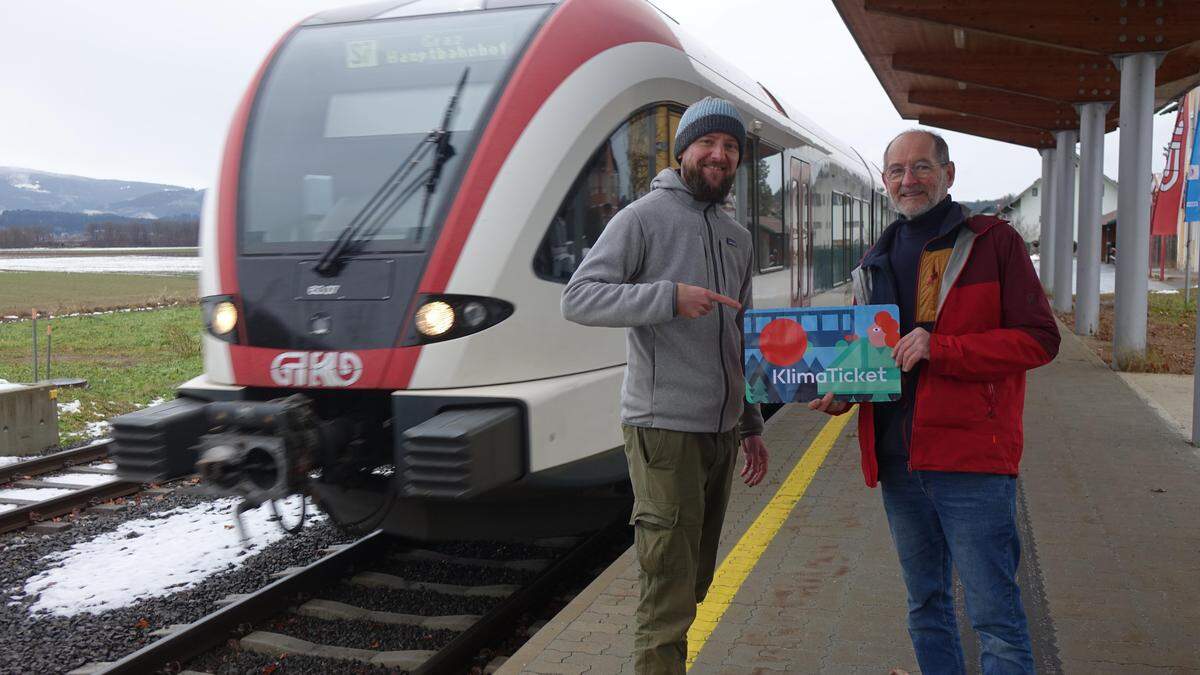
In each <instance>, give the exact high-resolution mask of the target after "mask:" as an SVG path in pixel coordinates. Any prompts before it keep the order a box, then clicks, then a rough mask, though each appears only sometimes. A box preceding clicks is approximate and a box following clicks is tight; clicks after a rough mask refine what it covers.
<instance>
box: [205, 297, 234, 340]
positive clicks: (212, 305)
mask: <svg viewBox="0 0 1200 675" xmlns="http://www.w3.org/2000/svg"><path fill="white" fill-rule="evenodd" d="M200 307H201V309H202V310H203V312H204V329H205V330H206V331H208V334H209V335H211V336H213V337H215V338H217V339H218V340H224V341H226V342H233V343H236V342H237V341H238V337H237V336H238V330H237V328H238V318H239V317H238V314H239V313H238V306H237V301H236V300H235V299H234V297H233V296H232V295H210V296H208V297H204V298H200Z"/></svg>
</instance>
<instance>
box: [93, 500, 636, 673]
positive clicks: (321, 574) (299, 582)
mask: <svg viewBox="0 0 1200 675" xmlns="http://www.w3.org/2000/svg"><path fill="white" fill-rule="evenodd" d="M624 526H625V525H624V522H623V521H622V522H619V523H613V524H612V525H610V526H608V527H606V528H604V529H603V530H600V531H599V532H597V533H595V534H593V535H592V536H590V537H588V538H587V539H585V540H584V541H583V542H581V543H579V544H578V545H576V546H575V547H574V548H572V549H571V550H570V551H568V552H567V553H566V554H564V555H562V556H560V557H559V558H557V559H556V560H555V562H554V563H553V564H552V565H551V566H550V567H548V568H547V569H546V570H545V571H544V572H542V573H541V574H539V575H538V576H537V578H535V579H534V580H533V582H531V583H529V584H527V585H525V586H523V587H522V588H521V589H520V590H518V591H517V592H516V593H514V594H513V595H510V596H509V597H508V598H506V599H505V600H504V601H502V602H501V603H500V604H499V605H497V606H496V607H494V608H492V610H491V611H489V612H488V613H487V614H485V615H484V616H483V617H482V618H481V619H480V620H479V621H478V622H476V623H475V624H474V625H473V626H471V627H470V628H468V629H467V630H466V631H464V632H463V633H462V634H461V635H459V636H458V637H456V638H454V639H453V640H451V642H450V643H449V644H447V645H446V646H445V647H443V648H442V649H440V650H438V651H437V653H436V654H434V656H432V657H431V658H430V659H429V660H428V661H426V662H425V663H424V664H422V665H421V666H420V667H419V668H417V669H416V670H414V671H413V672H414V673H444V672H465V670H466V669H467V668H469V666H470V663H471V661H472V660H474V659H475V657H476V656H478V654H479V653H480V651H482V650H483V649H484V648H485V647H487V646H488V645H491V644H495V643H496V642H499V641H500V640H502V639H503V638H504V637H505V636H507V635H508V634H509V633H511V631H512V627H513V626H514V625H515V622H516V620H517V619H518V618H519V617H520V616H521V614H523V613H524V612H526V611H528V610H529V609H530V608H531V607H532V606H534V605H535V604H537V603H540V602H544V601H545V600H546V599H548V598H549V596H550V595H551V594H552V593H554V592H555V591H556V590H557V588H558V585H559V583H560V582H562V581H563V580H564V579H565V578H567V577H568V576H569V575H570V574H572V573H575V572H577V571H578V570H579V568H580V566H581V565H584V564H587V563H589V562H591V561H594V560H595V556H596V553H597V552H598V550H599V549H600V548H601V547H603V546H604V545H605V544H606V542H607V541H608V540H609V538H610V537H611V536H612V535H614V534H615V533H616V532H618V531H619V529H620V528H623V527H624ZM390 541H392V540H391V538H390V537H388V535H386V534H384V533H383V532H382V531H376V532H373V533H371V534H369V535H367V536H366V537H363V538H362V539H360V540H358V541H356V542H354V543H353V544H350V545H349V546H347V547H345V548H342V549H340V550H338V551H336V552H334V553H331V554H329V555H327V556H325V557H323V558H321V559H320V560H316V561H314V562H312V563H310V564H309V565H307V566H306V567H304V568H303V569H301V570H298V571H296V572H295V573H293V574H290V575H288V576H286V577H284V578H282V579H279V580H278V581H275V582H273V583H271V584H270V585H268V586H265V587H264V588H262V589H260V590H258V591H255V592H254V593H251V594H250V595H247V596H246V597H244V598H242V599H241V600H238V601H237V602H235V603H232V604H230V605H228V606H226V607H224V608H222V609H220V610H218V611H216V612H214V613H212V614H209V615H206V616H204V617H203V618H201V619H199V620H197V621H195V622H194V623H191V624H189V625H187V626H185V627H183V628H181V629H179V630H178V631H176V632H174V633H171V634H170V635H168V636H166V637H164V638H162V639H160V640H158V641H156V642H153V643H151V644H149V645H147V646H145V647H143V648H142V649H140V650H138V651H136V652H134V653H132V654H129V655H128V656H125V657H124V658H122V659H121V660H119V661H117V662H115V663H112V664H108V665H106V666H105V667H103V668H102V669H100V670H97V671H96V675H124V674H126V673H137V674H141V673H152V672H159V671H162V670H167V671H170V672H176V671H178V670H179V669H181V668H182V667H183V665H184V664H186V663H187V662H188V661H189V660H191V659H193V658H196V657H197V656H200V655H201V654H203V653H205V652H207V651H209V650H211V649H214V648H216V647H219V646H220V645H222V644H223V643H225V641H226V640H228V639H229V638H230V637H232V636H233V635H234V633H235V632H236V631H238V630H239V628H240V627H242V626H245V625H247V624H253V623H255V622H257V621H261V620H263V619H265V618H267V617H269V616H270V615H271V614H273V613H275V612H278V611H279V610H280V608H283V607H286V606H287V603H288V601H289V599H290V598H292V597H294V596H295V595H297V594H299V593H303V592H305V591H311V590H312V589H313V588H314V587H317V586H319V585H321V584H328V583H332V582H333V581H335V580H337V579H339V578H341V577H344V576H345V574H346V570H348V569H351V568H353V567H354V566H356V565H357V564H358V563H360V562H363V561H365V560H369V559H372V558H373V557H375V556H377V555H379V554H380V553H382V552H383V550H384V549H385V546H386V545H387V544H388V543H389V542H390Z"/></svg>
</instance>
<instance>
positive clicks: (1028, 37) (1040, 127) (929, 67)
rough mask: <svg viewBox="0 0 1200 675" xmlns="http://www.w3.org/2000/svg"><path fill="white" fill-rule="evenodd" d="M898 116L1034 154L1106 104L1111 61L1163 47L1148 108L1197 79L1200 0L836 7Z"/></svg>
mask: <svg viewBox="0 0 1200 675" xmlns="http://www.w3.org/2000/svg"><path fill="white" fill-rule="evenodd" d="M834 5H835V6H836V7H837V9H838V12H839V13H840V14H841V15H842V20H843V21H845V23H846V27H847V28H849V29H850V33H851V34H852V35H853V36H854V39H855V41H857V42H858V46H859V49H861V50H862V53H863V55H864V56H865V57H866V58H867V62H868V63H870V64H871V68H872V70H874V71H875V76H876V77H878V78H879V82H880V84H882V85H883V88H884V90H885V91H886V92H887V95H888V97H889V98H890V99H891V101H892V104H893V105H894V106H895V107H896V111H897V112H899V113H900V116H901V117H903V118H904V119H908V120H917V121H919V122H920V123H921V124H924V125H928V126H931V127H939V128H942V129H950V130H952V131H959V132H962V133H966V134H972V135H975V136H982V137H985V138H992V139H995V140H999V141H1005V142H1008V143H1015V144H1017V145H1024V146H1028V147H1031V148H1052V147H1055V141H1054V136H1053V133H1052V132H1054V131H1057V130H1073V131H1078V130H1079V113H1078V111H1077V110H1076V109H1075V105H1076V104H1080V103H1089V102H1097V101H1099V102H1110V101H1111V102H1112V103H1113V105H1112V108H1110V109H1109V111H1108V115H1107V119H1106V121H1105V131H1106V132H1107V131H1112V130H1113V129H1116V128H1117V120H1118V116H1119V114H1120V110H1118V102H1119V100H1120V98H1121V93H1120V86H1121V73H1120V71H1119V70H1118V69H1117V66H1116V64H1115V63H1114V61H1113V58H1112V57H1114V56H1119V55H1123V54H1132V53H1141V52H1160V53H1163V54H1164V55H1165V56H1164V58H1163V60H1162V64H1161V65H1160V66H1159V67H1158V70H1157V72H1156V75H1155V87H1154V109H1155V110H1157V111H1162V110H1163V109H1165V108H1167V107H1169V106H1171V105H1172V104H1174V103H1175V102H1176V101H1177V100H1178V99H1179V98H1180V97H1181V96H1182V95H1183V94H1185V93H1187V91H1188V90H1189V89H1191V88H1192V87H1194V86H1196V85H1197V84H1198V83H1200V1H1197V0H1075V1H1070V2H1068V1H1066V0H1005V1H1004V2H997V1H996V0H834Z"/></svg>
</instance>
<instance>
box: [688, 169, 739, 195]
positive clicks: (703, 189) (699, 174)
mask: <svg viewBox="0 0 1200 675" xmlns="http://www.w3.org/2000/svg"><path fill="white" fill-rule="evenodd" d="M679 173H680V176H681V177H682V178H683V184H684V185H686V186H687V189H688V192H691V193H692V197H694V198H695V199H696V200H697V201H701V202H713V203H717V204H720V203H721V202H723V201H725V197H727V196H729V191H730V190H731V189H733V179H734V175H735V174H733V173H730V174H729V175H728V176H727V177H726V178H725V179H724V180H722V181H721V182H720V183H719V184H717V185H715V186H714V185H710V184H709V182H708V181H706V180H704V172H703V167H702V166H694V165H693V166H689V165H687V164H684V165H682V166H681V167H680V171H679Z"/></svg>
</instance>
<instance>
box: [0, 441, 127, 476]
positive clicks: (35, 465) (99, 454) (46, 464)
mask: <svg viewBox="0 0 1200 675" xmlns="http://www.w3.org/2000/svg"><path fill="white" fill-rule="evenodd" d="M110 445H112V439H106V440H103V441H100V442H98V443H92V444H91V445H85V446H83V447H79V448H73V449H71V450H63V451H62V452H56V453H54V454H51V455H42V456H41V457H35V458H34V459H28V460H25V461H23V462H16V463H14V464H8V465H6V466H0V483H8V482H11V481H12V480H13V479H14V478H17V477H18V476H36V475H38V474H43V473H50V472H51V471H58V470H60V469H67V468H70V467H72V466H78V465H80V464H87V463H88V462H94V461H96V460H98V459H104V458H105V457H108V446H110Z"/></svg>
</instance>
